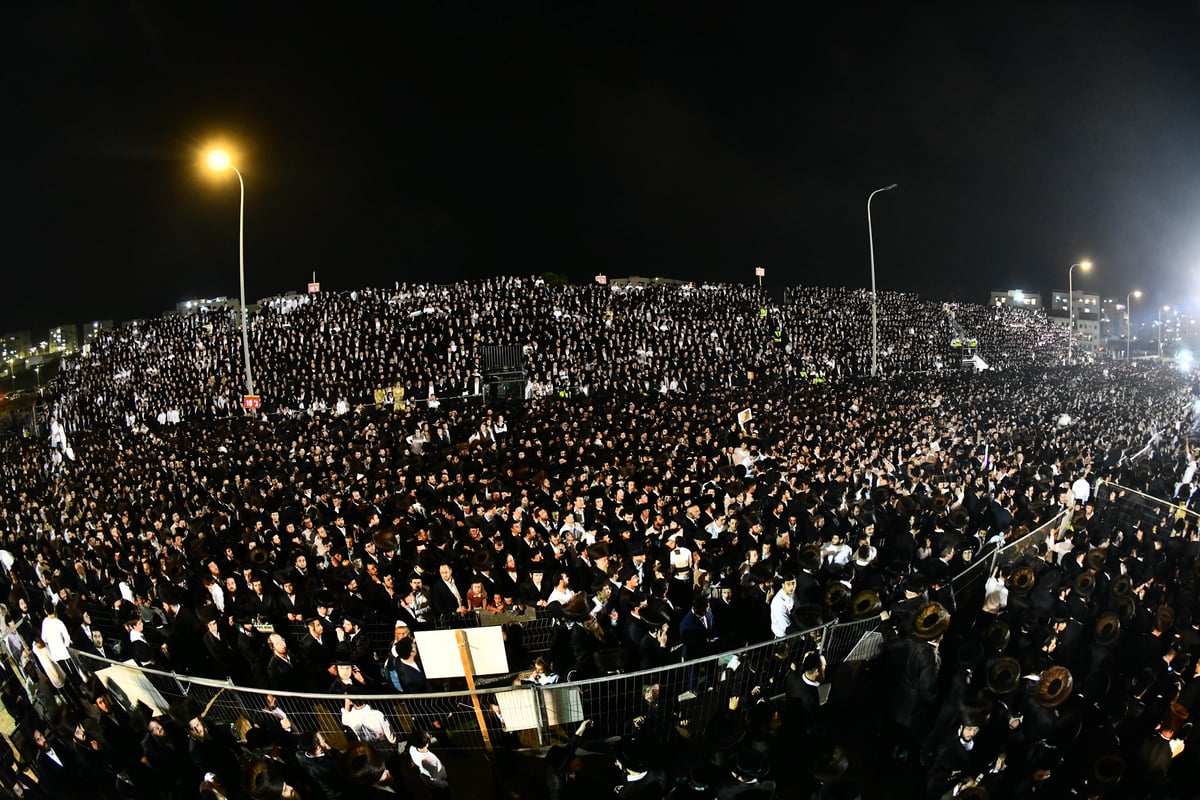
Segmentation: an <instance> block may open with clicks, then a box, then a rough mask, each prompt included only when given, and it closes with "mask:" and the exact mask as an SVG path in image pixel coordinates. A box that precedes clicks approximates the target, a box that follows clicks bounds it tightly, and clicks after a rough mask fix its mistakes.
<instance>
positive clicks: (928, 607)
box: [912, 603, 950, 642]
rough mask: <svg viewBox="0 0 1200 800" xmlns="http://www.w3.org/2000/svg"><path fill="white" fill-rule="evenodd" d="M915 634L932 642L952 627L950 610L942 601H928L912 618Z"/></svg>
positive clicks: (923, 639) (925, 640)
mask: <svg viewBox="0 0 1200 800" xmlns="http://www.w3.org/2000/svg"><path fill="white" fill-rule="evenodd" d="M912 626H913V636H915V637H917V638H918V639H920V640H921V641H923V642H930V641H933V640H934V639H936V638H938V637H939V636H941V635H942V634H943V633H945V632H946V630H947V629H948V628H949V627H950V612H949V611H947V610H946V607H945V606H943V605H942V604H941V603H926V604H925V605H924V607H922V608H921V610H920V611H918V612H917V613H916V614H915V615H914V616H913V620H912Z"/></svg>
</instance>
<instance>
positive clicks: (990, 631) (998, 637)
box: [983, 618, 1012, 653]
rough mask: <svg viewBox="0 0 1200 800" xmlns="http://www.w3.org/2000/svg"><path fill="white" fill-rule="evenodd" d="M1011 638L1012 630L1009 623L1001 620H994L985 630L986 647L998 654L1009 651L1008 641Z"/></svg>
mask: <svg viewBox="0 0 1200 800" xmlns="http://www.w3.org/2000/svg"><path fill="white" fill-rule="evenodd" d="M1011 637H1012V630H1011V629H1010V628H1009V627H1008V623H1007V622H1005V621H1004V620H1002V619H999V618H997V619H994V620H992V621H991V622H990V623H988V625H987V627H986V628H984V629H983V643H984V645H986V646H987V647H988V648H989V649H990V650H992V651H993V652H996V653H1003V652H1004V651H1005V650H1006V649H1008V641H1009V639H1010V638H1011Z"/></svg>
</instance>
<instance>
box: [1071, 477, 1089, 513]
mask: <svg viewBox="0 0 1200 800" xmlns="http://www.w3.org/2000/svg"><path fill="white" fill-rule="evenodd" d="M1071 494H1073V495H1075V502H1076V503H1077V504H1078V505H1087V501H1088V500H1089V499H1090V498H1091V496H1092V485H1091V484H1090V483H1088V471H1087V470H1086V469H1085V470H1084V471H1083V472H1081V473H1080V475H1079V477H1078V478H1077V479H1076V480H1075V482H1074V483H1072V484H1071Z"/></svg>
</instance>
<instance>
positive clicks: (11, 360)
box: [8, 358, 17, 392]
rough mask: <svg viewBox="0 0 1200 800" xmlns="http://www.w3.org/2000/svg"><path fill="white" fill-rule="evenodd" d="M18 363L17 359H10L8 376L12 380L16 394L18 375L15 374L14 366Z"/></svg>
mask: <svg viewBox="0 0 1200 800" xmlns="http://www.w3.org/2000/svg"><path fill="white" fill-rule="evenodd" d="M16 363H17V360H16V359H15V358H10V359H9V360H8V376H9V377H10V378H12V382H13V391H14V392H15V391H16V390H17V373H15V372H13V369H14V366H13V365H14V364H16Z"/></svg>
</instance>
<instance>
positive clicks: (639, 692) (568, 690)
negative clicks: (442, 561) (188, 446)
mask: <svg viewBox="0 0 1200 800" xmlns="http://www.w3.org/2000/svg"><path fill="white" fill-rule="evenodd" d="M1142 497H1145V496H1144V495H1143V496H1142ZM1148 499H1149V500H1153V498H1148ZM1157 502H1158V505H1159V508H1162V507H1163V506H1164V505H1166V504H1163V503H1162V501H1157ZM1167 507H1169V505H1168V506H1167ZM1065 513H1066V512H1063V514H1065ZM1063 514H1059V515H1057V516H1056V517H1054V518H1053V519H1051V520H1050V521H1048V522H1046V523H1044V524H1043V525H1041V526H1040V527H1038V528H1037V529H1036V530H1034V531H1032V532H1030V533H1027V534H1025V535H1024V536H1021V537H1020V538H1018V539H1016V540H1014V541H1012V542H1010V543H1008V544H1007V545H1005V546H1004V547H1002V548H998V549H996V550H993V551H992V552H991V553H990V554H985V555H983V556H982V557H981V558H979V559H977V560H975V561H974V562H972V563H971V564H970V565H969V566H968V567H967V568H966V569H965V570H963V571H962V572H960V573H959V574H958V575H957V576H955V578H954V579H953V580H952V582H951V586H952V588H953V590H954V593H955V597H956V599H957V602H958V605H959V606H960V607H963V606H964V603H967V602H971V603H974V602H982V594H983V586H984V583H985V582H986V579H987V577H988V576H989V575H991V574H992V573H993V571H994V570H995V569H996V568H997V567H1003V566H1005V565H1008V564H1012V563H1014V562H1016V561H1017V560H1019V559H1020V558H1022V557H1024V556H1025V555H1027V554H1028V553H1029V551H1030V550H1031V549H1033V548H1035V547H1036V546H1037V545H1038V544H1040V543H1041V542H1043V541H1045V540H1046V539H1047V537H1048V536H1049V535H1050V534H1051V532H1053V531H1054V530H1055V529H1057V528H1058V527H1060V526H1061V525H1062V524H1063ZM100 613H103V611H102V610H101V612H100ZM110 616H111V612H110ZM94 621H95V622H96V624H97V625H100V624H101V623H100V622H99V621H97V620H95V619H94ZM479 624H480V620H479V618H478V617H476V616H475V615H469V616H468V617H465V618H462V617H449V618H445V619H441V620H438V627H439V628H441V629H447V628H451V627H476V626H478V625H479ZM556 624H557V623H556V621H555V620H553V619H550V618H547V617H537V616H534V617H533V618H532V619H530V620H528V621H526V622H523V623H521V630H522V631H523V632H524V634H525V637H526V639H525V642H524V649H525V650H526V651H527V652H530V653H535V652H544V651H545V650H547V649H549V645H550V640H551V638H552V636H553V635H554V627H555V625H556ZM879 626H880V617H879V616H877V615H876V616H871V617H867V618H864V619H858V620H852V621H844V622H829V623H826V624H824V625H821V626H818V627H814V628H810V629H808V630H805V631H801V632H798V633H794V634H790V635H788V636H786V637H783V638H780V639H775V640H772V641H767V642H761V643H758V644H753V645H748V646H746V647H742V648H738V649H736V650H731V651H727V652H723V653H717V654H713V655H710V656H706V657H704V658H698V659H694V660H691V661H688V662H685V663H680V664H672V665H669V666H664V667H660V668H657V669H649V670H642V671H638V672H630V673H624V674H616V675H609V676H605V677H599V678H592V679H588V680H580V681H574V682H570V683H558V684H550V685H537V684H531V683H530V684H526V683H517V684H516V685H509V684H510V683H511V682H512V681H513V680H514V678H515V677H516V676H515V675H514V674H511V673H510V674H508V675H504V676H500V677H498V678H493V679H491V680H488V679H487V678H481V679H480V681H479V682H480V683H481V684H482V683H495V682H500V683H503V684H505V685H501V686H494V685H493V686H487V687H485V688H477V689H476V690H475V691H467V690H457V691H445V692H439V693H435V694H422V695H404V694H396V693H390V694H380V695H370V696H368V699H369V701H370V703H371V705H372V707H374V708H377V709H379V710H381V711H383V713H384V714H385V716H386V717H387V718H388V720H389V722H390V724H391V726H392V728H393V730H394V732H395V734H396V737H397V739H398V740H404V739H406V738H407V737H408V736H409V735H411V734H412V733H413V732H414V731H416V730H426V731H431V732H433V733H434V734H435V735H437V736H438V737H439V741H440V742H441V746H442V747H444V748H446V749H462V750H477V749H481V748H491V747H544V746H547V745H550V744H554V743H555V742H559V741H563V740H565V739H566V737H568V736H569V735H570V732H571V731H572V730H574V728H575V727H576V726H577V725H578V723H579V722H580V721H582V720H583V719H591V720H593V722H594V724H595V726H596V729H597V731H598V732H600V733H602V734H603V735H606V736H618V735H621V734H626V733H637V734H639V735H640V736H643V737H650V739H653V740H657V741H667V740H670V739H672V738H675V737H685V738H686V737H691V736H700V735H704V726H705V725H706V724H707V722H708V721H709V720H711V719H713V718H714V717H715V716H716V715H718V714H719V713H721V712H723V711H725V710H727V709H728V708H729V705H730V701H731V700H732V699H733V698H742V697H747V696H754V695H755V694H757V695H759V696H764V697H778V696H780V695H782V694H783V683H784V678H785V677H786V675H787V673H788V672H789V671H790V670H791V669H793V667H792V665H793V664H796V663H797V662H798V660H799V659H800V658H801V657H802V656H803V655H804V653H805V652H806V651H807V650H808V649H810V648H812V647H819V648H820V650H821V652H822V653H823V655H824V656H825V659H826V662H827V665H828V669H829V671H830V673H831V674H833V673H834V672H835V671H837V670H839V669H842V668H847V667H853V666H855V665H859V664H862V663H863V662H869V661H871V660H873V659H874V658H875V657H876V656H877V655H878V654H879V652H880V648H881V646H882V644H883V638H882V635H881V633H880V632H879V630H878V629H879ZM371 635H372V637H373V641H375V640H378V641H379V642H380V643H381V646H382V647H386V645H387V643H388V642H390V641H391V638H392V632H391V630H388V631H386V641H385V638H384V637H385V632H384V631H383V630H381V629H376V630H373V631H372V633H371ZM76 656H77V657H78V659H79V663H80V664H81V666H83V667H84V668H85V669H86V670H87V671H90V672H99V673H100V675H101V677H102V678H103V679H104V680H105V682H106V683H107V684H108V685H109V686H114V685H115V686H116V687H117V689H118V690H119V691H121V692H123V693H124V694H125V695H126V700H127V701H128V703H130V704H133V703H136V702H137V701H138V700H142V701H143V702H146V704H147V705H149V706H151V707H152V708H155V709H157V710H159V711H163V712H166V711H167V710H168V709H169V708H170V707H171V706H172V705H174V704H177V703H179V702H180V701H181V700H182V699H183V698H185V697H186V698H191V699H192V700H193V701H195V703H196V704H198V706H199V707H200V708H201V709H206V719H209V720H210V721H212V722H214V723H215V724H219V725H228V726H231V727H232V728H236V729H239V730H241V731H242V732H244V729H245V728H246V727H247V726H253V725H255V724H257V722H259V721H261V720H263V719H265V718H266V716H267V715H270V716H274V717H276V718H278V719H280V720H284V719H286V720H287V726H288V727H289V728H290V729H292V730H294V731H308V730H320V731H322V732H323V733H325V734H326V735H327V736H328V737H330V740H331V741H332V742H333V743H335V745H340V744H342V743H344V742H345V740H346V735H347V734H346V732H345V731H343V729H342V726H341V722H340V720H341V712H342V709H343V707H344V704H345V697H344V696H343V695H336V694H310V693H295V692H275V691H269V690H263V689H252V688H244V687H238V686H235V685H233V684H232V683H230V682H227V681H220V680H213V679H208V678H198V677H192V676H186V675H180V674H177V673H173V672H163V671H159V670H151V669H139V668H137V667H135V666H131V665H128V664H123V663H120V662H116V661H111V660H109V659H103V658H99V657H96V656H94V655H90V654H86V653H82V652H77V653H76ZM476 701H478V708H479V712H478V713H479V714H482V716H483V718H484V720H485V721H486V728H487V731H486V736H485V735H484V731H483V730H482V729H481V727H480V724H479V721H478V720H479V716H478V714H477V712H476V704H477V703H476Z"/></svg>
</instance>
